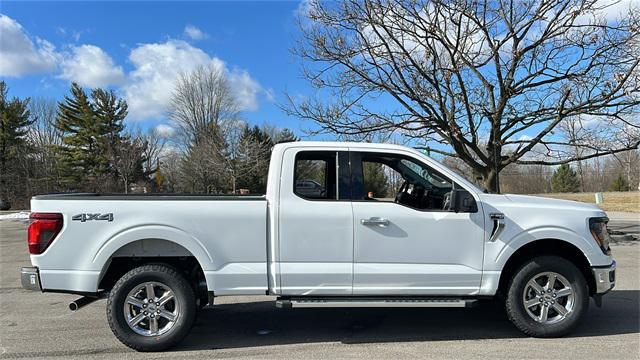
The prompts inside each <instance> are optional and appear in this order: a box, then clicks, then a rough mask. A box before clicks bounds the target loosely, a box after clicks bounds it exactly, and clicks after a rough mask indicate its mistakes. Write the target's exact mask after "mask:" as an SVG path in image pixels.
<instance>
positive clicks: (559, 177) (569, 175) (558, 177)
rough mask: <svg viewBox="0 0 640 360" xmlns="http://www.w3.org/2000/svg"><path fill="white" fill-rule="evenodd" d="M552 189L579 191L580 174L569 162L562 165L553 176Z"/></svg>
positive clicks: (555, 190)
mask: <svg viewBox="0 0 640 360" xmlns="http://www.w3.org/2000/svg"><path fill="white" fill-rule="evenodd" d="M551 189H552V190H553V191H554V192H577V191H578V190H579V189H580V181H579V180H578V175H577V174H576V172H575V171H573V169H572V168H571V167H570V166H569V165H568V164H562V165H560V167H559V168H558V169H557V170H556V171H555V172H554V173H553V177H552V178H551Z"/></svg>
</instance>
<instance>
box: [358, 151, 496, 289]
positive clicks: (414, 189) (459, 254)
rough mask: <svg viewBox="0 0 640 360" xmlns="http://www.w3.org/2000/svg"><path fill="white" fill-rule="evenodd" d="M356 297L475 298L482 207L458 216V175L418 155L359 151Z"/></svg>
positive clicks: (480, 249) (478, 276)
mask: <svg viewBox="0 0 640 360" xmlns="http://www.w3.org/2000/svg"><path fill="white" fill-rule="evenodd" d="M351 165H352V189H353V195H352V197H353V203H352V206H353V214H354V222H353V224H354V225H353V226H354V275H353V294H354V295H445V294H446V295H472V294H476V293H477V292H478V290H479V287H480V280H481V275H482V257H483V236H484V231H483V228H484V225H483V224H484V222H483V218H482V215H481V212H480V211H477V212H475V213H455V212H454V211H452V210H450V204H449V201H448V200H449V196H450V195H449V193H450V192H451V190H453V189H454V188H459V185H458V184H455V183H454V182H453V181H452V180H450V179H449V178H447V177H446V176H444V175H442V173H441V172H438V171H436V170H435V169H434V168H433V167H432V166H429V165H427V164H426V160H425V159H420V158H418V157H416V156H415V155H413V154H411V153H403V152H401V151H398V152H368V151H366V152H352V153H351Z"/></svg>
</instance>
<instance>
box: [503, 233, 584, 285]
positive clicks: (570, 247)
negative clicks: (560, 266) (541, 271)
mask: <svg viewBox="0 0 640 360" xmlns="http://www.w3.org/2000/svg"><path fill="white" fill-rule="evenodd" d="M545 255H547V256H548V255H552V256H559V257H562V258H563V259H566V260H568V261H570V262H571V263H573V264H574V265H575V266H576V267H577V268H578V269H579V270H580V272H581V273H582V275H583V276H584V278H585V280H586V282H587V284H588V285H589V294H590V295H592V294H594V293H595V288H596V284H595V280H594V278H593V276H592V275H591V265H590V263H589V260H588V258H587V256H586V255H585V254H584V252H583V251H582V250H581V249H580V248H578V247H577V246H576V245H575V244H573V243H571V242H568V241H565V240H560V239H554V238H547V239H538V240H534V241H531V242H529V243H526V244H524V245H522V246H521V247H519V248H518V249H517V250H516V251H515V252H513V253H512V254H511V255H510V256H509V258H508V259H507V261H506V263H505V265H504V266H503V268H502V271H501V272H500V279H499V281H498V294H500V295H504V293H505V290H506V287H507V285H508V283H509V280H510V279H511V278H512V277H513V276H514V274H515V273H516V271H517V270H518V269H519V268H520V267H521V266H522V265H523V264H524V263H525V262H526V261H527V260H530V259H532V258H534V257H537V256H545Z"/></svg>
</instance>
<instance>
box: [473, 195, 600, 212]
mask: <svg viewBox="0 0 640 360" xmlns="http://www.w3.org/2000/svg"><path fill="white" fill-rule="evenodd" d="M482 198H483V200H484V201H485V202H487V203H489V204H492V205H494V206H496V207H497V208H498V207H501V206H509V207H512V206H517V207H527V208H539V209H541V208H547V209H563V210H572V211H589V212H594V211H596V212H601V213H603V214H604V211H603V210H602V209H600V208H599V207H597V206H596V205H595V204H588V203H583V202H578V201H571V200H560V199H551V198H546V197H540V196H530V195H516V194H504V195H497V194H482Z"/></svg>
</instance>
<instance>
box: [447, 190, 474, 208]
mask: <svg viewBox="0 0 640 360" xmlns="http://www.w3.org/2000/svg"><path fill="white" fill-rule="evenodd" d="M451 210H453V211H455V212H457V213H458V212H463V213H474V212H477V211H478V204H476V199H474V198H473V195H471V193H470V192H468V191H467V190H464V189H454V190H452V191H451Z"/></svg>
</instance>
